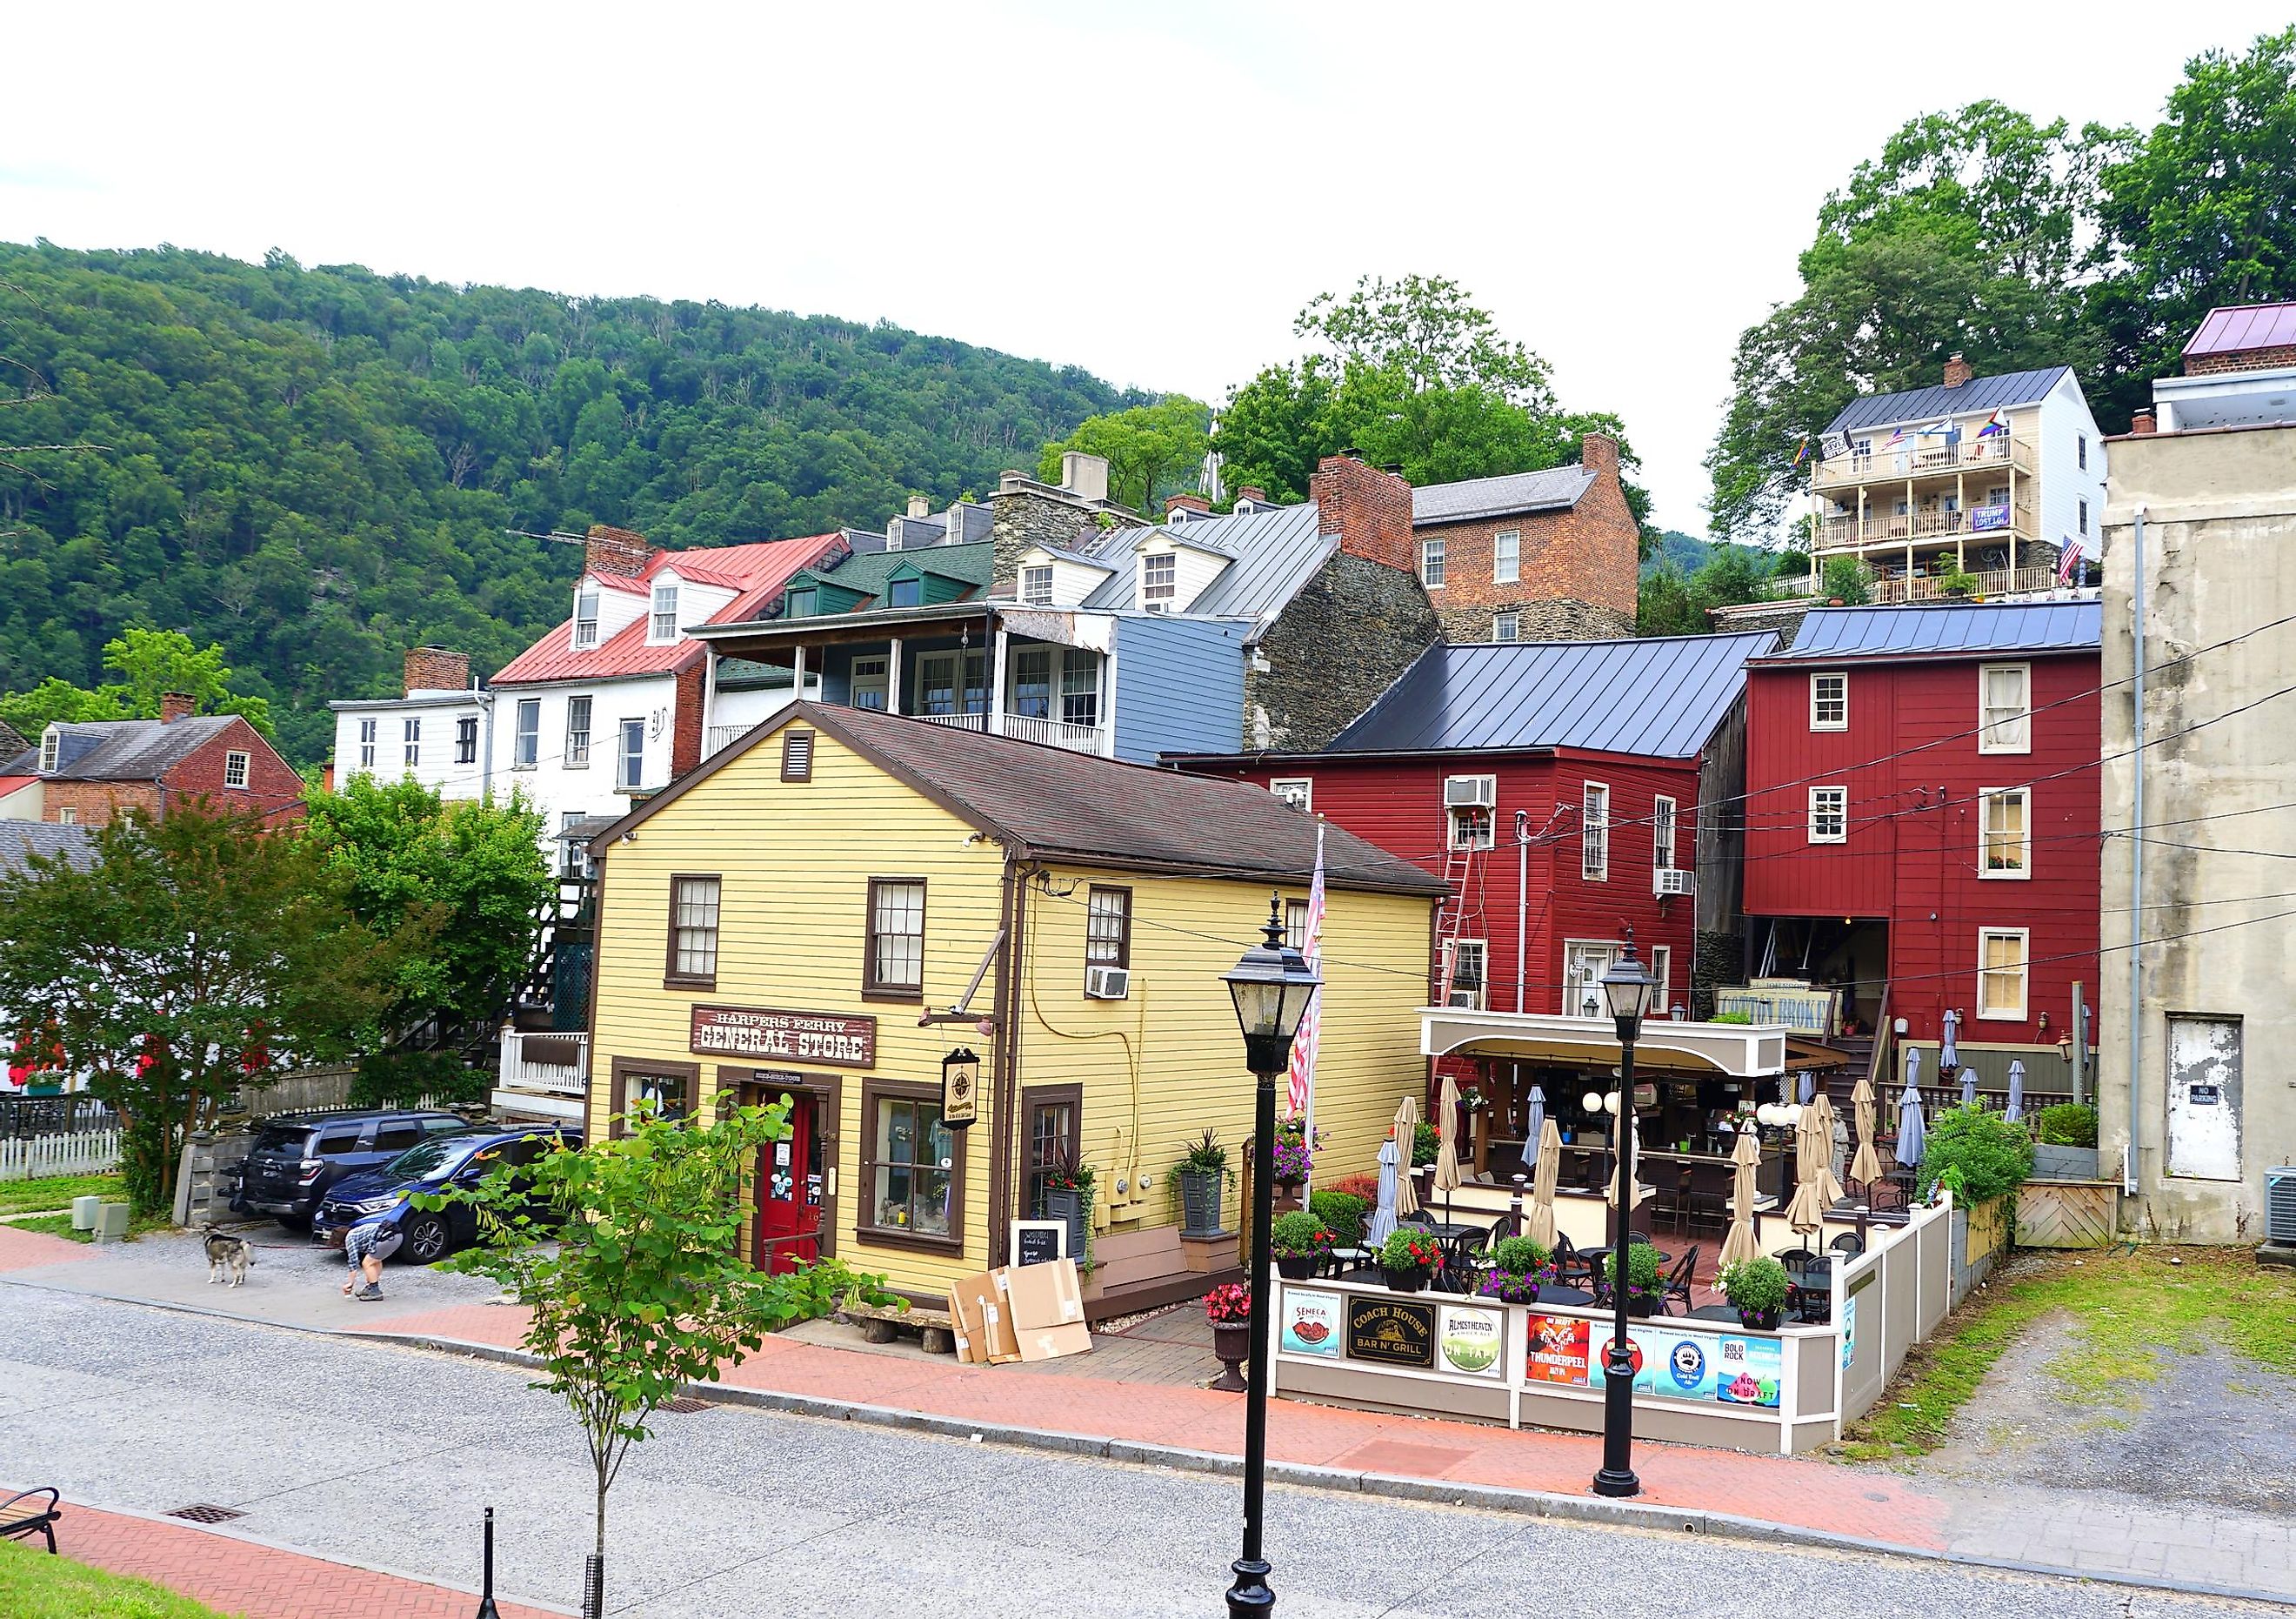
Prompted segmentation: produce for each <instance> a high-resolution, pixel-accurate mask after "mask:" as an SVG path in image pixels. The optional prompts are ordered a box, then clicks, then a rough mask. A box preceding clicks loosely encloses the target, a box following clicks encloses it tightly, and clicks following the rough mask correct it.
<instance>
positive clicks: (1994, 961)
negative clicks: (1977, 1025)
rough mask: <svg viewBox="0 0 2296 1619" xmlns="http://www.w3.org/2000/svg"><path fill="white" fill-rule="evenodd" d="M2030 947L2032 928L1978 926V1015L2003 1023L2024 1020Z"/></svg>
mask: <svg viewBox="0 0 2296 1619" xmlns="http://www.w3.org/2000/svg"><path fill="white" fill-rule="evenodd" d="M2031 949H2032V932H2031V930H2030V929H2029V928H2021V927H1981V928H1979V929H1978V930H1977V1015H1978V1016H1980V1017H1985V1018H1991V1019H1994V1020H1996V1021H1997V1022H2003V1023H2022V1022H2024V1021H2025V977H2026V973H2027V970H2028V966H2027V964H2028V963H2029V962H2030V960H2031V959H2032V957H2031Z"/></svg>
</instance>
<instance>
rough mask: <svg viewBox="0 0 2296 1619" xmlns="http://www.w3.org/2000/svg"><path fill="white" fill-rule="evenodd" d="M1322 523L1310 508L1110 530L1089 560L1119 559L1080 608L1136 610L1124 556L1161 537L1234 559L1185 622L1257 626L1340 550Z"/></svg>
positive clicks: (1134, 585) (1134, 580)
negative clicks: (1190, 619)
mask: <svg viewBox="0 0 2296 1619" xmlns="http://www.w3.org/2000/svg"><path fill="white" fill-rule="evenodd" d="M1321 520H1322V514H1321V513H1320V512H1319V511H1318V510H1317V509H1316V506H1315V505H1313V504H1312V503H1311V504H1308V505H1294V506H1279V507H1277V508H1276V509H1275V510H1274V511H1260V512H1252V513H1249V514H1245V515H1242V516H1240V517H1212V518H1203V517H1196V518H1191V519H1189V520H1188V521H1187V522H1184V523H1181V524H1178V525H1177V528H1176V527H1175V526H1174V525H1169V524H1167V525H1163V526H1161V527H1159V528H1154V529H1118V530H1111V533H1110V534H1109V535H1108V536H1107V537H1106V538H1103V541H1102V543H1101V544H1100V545H1098V546H1095V547H1094V548H1093V551H1092V555H1094V556H1095V557H1097V558H1100V559H1102V560H1103V561H1106V560H1108V559H1111V558H1115V559H1118V560H1117V562H1116V571H1115V572H1113V573H1111V575H1109V577H1108V578H1107V579H1104V580H1103V581H1102V583H1101V584H1100V585H1099V586H1098V587H1096V588H1095V589H1094V590H1093V592H1092V593H1091V594H1090V595H1089V596H1086V597H1085V598H1084V600H1083V602H1082V603H1080V604H1079V605H1081V606H1085V607H1088V608H1093V609H1096V610H1103V611H1107V612H1133V611H1136V609H1137V608H1138V607H1139V605H1140V604H1139V601H1138V599H1137V593H1138V588H1139V579H1138V574H1139V570H1138V569H1136V568H1134V567H1132V566H1130V565H1129V561H1130V558H1131V557H1132V555H1134V554H1135V553H1136V549H1137V547H1138V546H1139V545H1140V543H1141V542H1142V541H1144V540H1145V539H1146V538H1148V537H1149V536H1151V535H1152V534H1166V535H1169V536H1171V537H1172V538H1175V539H1176V540H1178V541H1181V542H1184V543H1186V544H1189V545H1192V546H1194V547H1198V548H1200V549H1206V550H1216V551H1217V552H1218V553H1219V554H1221V555H1227V556H1230V557H1232V558H1233V559H1234V560H1233V561H1231V562H1230V563H1228V564H1227V566H1226V567H1225V568H1222V569H1221V570H1220V571H1219V575H1218V578H1216V579H1213V580H1212V582H1211V583H1210V584H1209V585H1207V586H1205V587H1204V588H1203V591H1202V593H1201V594H1200V595H1199V596H1197V597H1196V599H1195V600H1194V601H1193V602H1191V603H1190V604H1188V609H1187V611H1188V614H1189V616H1190V617H1193V618H1234V619H1252V620H1257V621H1258V622H1259V623H1261V624H1263V625H1264V624H1266V623H1267V621H1268V620H1271V619H1273V618H1274V617H1275V615H1276V614H1277V613H1279V612H1283V609H1284V608H1285V607H1286V606H1287V605H1289V604H1290V603H1291V600H1292V597H1293V596H1297V595H1298V594H1299V593H1300V587H1302V586H1303V585H1305V584H1306V583H1307V582H1308V580H1309V579H1313V578H1315V577H1316V570H1318V569H1320V568H1321V567H1322V566H1323V565H1324V563H1325V562H1327V561H1329V560H1330V558H1331V555H1332V553H1333V552H1334V551H1336V550H1338V549H1339V547H1340V537H1339V536H1338V535H1336V534H1325V533H1324V532H1322V521H1321Z"/></svg>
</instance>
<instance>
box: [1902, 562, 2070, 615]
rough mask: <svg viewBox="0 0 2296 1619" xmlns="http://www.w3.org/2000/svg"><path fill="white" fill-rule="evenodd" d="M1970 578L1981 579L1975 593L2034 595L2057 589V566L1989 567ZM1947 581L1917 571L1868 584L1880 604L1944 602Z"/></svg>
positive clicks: (1983, 594)
mask: <svg viewBox="0 0 2296 1619" xmlns="http://www.w3.org/2000/svg"><path fill="white" fill-rule="evenodd" d="M1970 578H1972V579H1975V580H1976V581H1977V588H1976V589H1975V590H1974V591H1973V592H1972V595H1975V596H2030V595H2035V594H2038V593H2039V592H2042V591H2046V590H2054V589H2055V588H2057V575H2056V571H2055V570H2054V569H2053V568H1987V569H1984V570H1982V571H1979V572H1976V573H1972V574H1971V575H1970ZM1944 584H1945V580H1944V579H1932V578H1931V577H1930V576H1928V575H1926V574H1921V573H1916V574H1915V575H1914V576H1913V577H1912V578H1910V579H1908V578H1907V577H1905V576H1904V575H1902V574H1901V575H1898V576H1896V577H1893V578H1890V579H1874V580H1872V581H1871V582H1869V583H1868V584H1867V585H1866V595H1867V596H1869V597H1870V598H1871V599H1872V600H1873V601H1874V604H1876V605H1884V606H1886V605H1893V604H1897V603H1900V602H1941V601H1943V600H1945V591H1944V589H1943V586H1944Z"/></svg>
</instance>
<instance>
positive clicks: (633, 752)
mask: <svg viewBox="0 0 2296 1619" xmlns="http://www.w3.org/2000/svg"><path fill="white" fill-rule="evenodd" d="M644 784H645V721H644V720H643V719H625V720H623V721H622V745H621V748H620V750H619V752H618V753H617V754H616V756H615V760H614V791H615V792H617V793H628V792H632V791H634V790H635V789H636V788H638V787H640V786H643V785H644Z"/></svg>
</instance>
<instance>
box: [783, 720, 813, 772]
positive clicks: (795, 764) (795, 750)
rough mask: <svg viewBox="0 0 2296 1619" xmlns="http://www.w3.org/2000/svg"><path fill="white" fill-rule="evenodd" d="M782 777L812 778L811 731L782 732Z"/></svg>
mask: <svg viewBox="0 0 2296 1619" xmlns="http://www.w3.org/2000/svg"><path fill="white" fill-rule="evenodd" d="M782 779H783V781H811V780H812V779H813V733H812V732H811V731H784V732H783V733H782Z"/></svg>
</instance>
